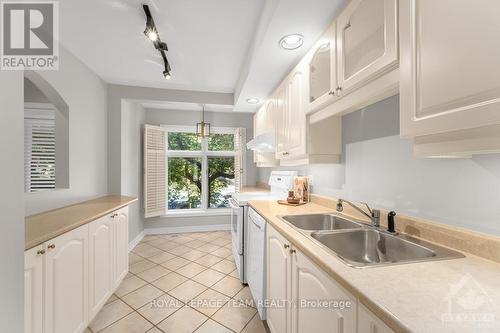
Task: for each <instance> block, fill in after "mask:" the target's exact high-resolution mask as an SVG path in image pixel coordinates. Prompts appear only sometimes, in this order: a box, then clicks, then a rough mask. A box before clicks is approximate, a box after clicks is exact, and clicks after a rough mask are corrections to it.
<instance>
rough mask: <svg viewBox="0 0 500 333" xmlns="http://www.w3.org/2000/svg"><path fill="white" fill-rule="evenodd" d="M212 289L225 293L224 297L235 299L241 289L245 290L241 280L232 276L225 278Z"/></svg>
mask: <svg viewBox="0 0 500 333" xmlns="http://www.w3.org/2000/svg"><path fill="white" fill-rule="evenodd" d="M211 288H212V289H215V290H217V291H218V292H221V293H223V294H224V295H227V296H230V297H233V296H234V295H236V294H237V293H238V292H239V291H240V290H241V289H243V284H241V282H240V280H239V279H236V278H234V277H232V276H226V277H225V278H223V279H222V280H220V281H219V282H217V283H216V284H214V285H213V286H212V287H211Z"/></svg>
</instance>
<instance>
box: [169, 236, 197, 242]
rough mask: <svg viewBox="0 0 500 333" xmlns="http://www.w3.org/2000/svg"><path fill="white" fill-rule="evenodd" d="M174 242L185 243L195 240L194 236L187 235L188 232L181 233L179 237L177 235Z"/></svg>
mask: <svg viewBox="0 0 500 333" xmlns="http://www.w3.org/2000/svg"><path fill="white" fill-rule="evenodd" d="M172 240H173V241H174V242H177V243H179V244H185V243H187V242H191V241H193V240H194V238H191V237H189V236H187V234H181V235H179V236H178V237H175V238H173V239H172Z"/></svg>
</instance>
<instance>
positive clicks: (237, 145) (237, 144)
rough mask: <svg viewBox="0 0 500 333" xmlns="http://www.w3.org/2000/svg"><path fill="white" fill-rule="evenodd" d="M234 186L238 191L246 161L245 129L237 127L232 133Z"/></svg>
mask: <svg viewBox="0 0 500 333" xmlns="http://www.w3.org/2000/svg"><path fill="white" fill-rule="evenodd" d="M234 151H235V154H234V188H235V190H236V192H239V191H240V190H241V188H242V187H243V185H245V184H244V178H245V177H244V175H245V169H244V167H245V161H246V158H245V157H246V129H245V128H237V129H236V132H235V135H234Z"/></svg>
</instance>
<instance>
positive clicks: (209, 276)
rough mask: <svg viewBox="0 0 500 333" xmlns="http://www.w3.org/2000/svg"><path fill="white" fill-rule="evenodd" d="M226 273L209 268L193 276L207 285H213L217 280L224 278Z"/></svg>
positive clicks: (195, 279)
mask: <svg viewBox="0 0 500 333" xmlns="http://www.w3.org/2000/svg"><path fill="white" fill-rule="evenodd" d="M224 276H225V275H224V274H222V273H221V272H218V271H215V270H213V269H210V268H207V269H206V270H204V271H203V272H201V273H200V274H198V275H196V276H193V277H192V279H193V280H194V281H196V282H199V283H201V284H203V285H205V286H207V287H211V286H213V285H214V284H215V283H216V282H217V281H219V280H221V279H222V278H224Z"/></svg>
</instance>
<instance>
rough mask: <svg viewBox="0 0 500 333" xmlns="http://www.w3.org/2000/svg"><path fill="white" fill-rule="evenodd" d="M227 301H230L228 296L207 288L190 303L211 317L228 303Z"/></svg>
mask: <svg viewBox="0 0 500 333" xmlns="http://www.w3.org/2000/svg"><path fill="white" fill-rule="evenodd" d="M227 301H229V297H228V296H226V295H224V294H221V293H219V292H217V291H215V290H213V289H207V290H205V291H204V292H202V293H201V294H199V295H198V296H196V297H195V298H194V299H192V300H191V301H190V302H189V303H188V305H189V306H190V307H192V308H195V309H196V310H198V311H200V312H201V313H203V314H204V315H206V316H209V317H210V316H212V315H213V314H214V313H215V312H217V310H219V309H220V308H221V307H222V306H223V305H224V304H226V303H227Z"/></svg>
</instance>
